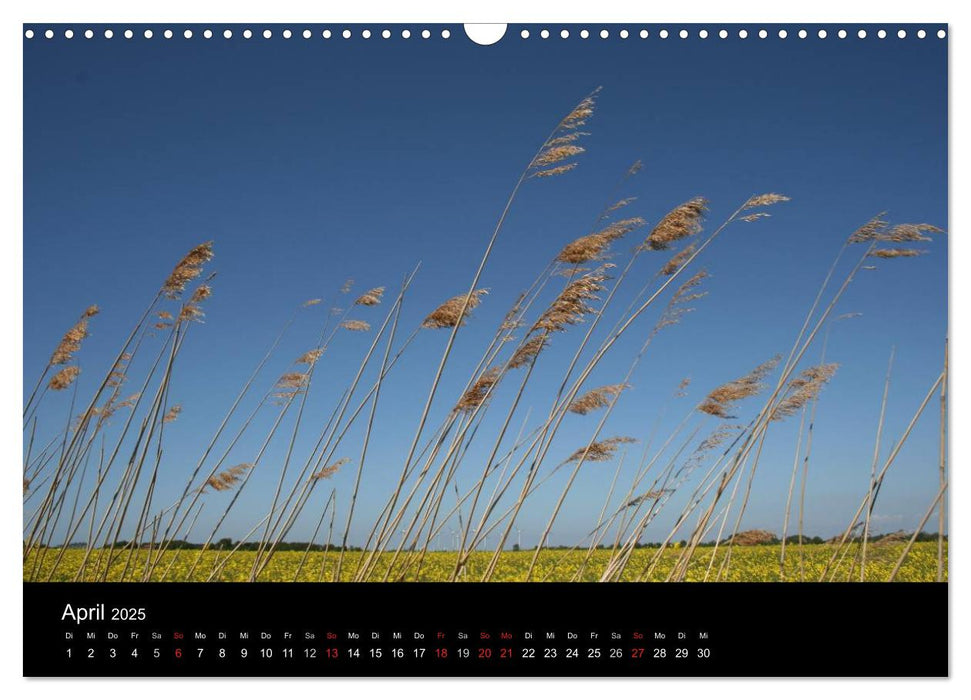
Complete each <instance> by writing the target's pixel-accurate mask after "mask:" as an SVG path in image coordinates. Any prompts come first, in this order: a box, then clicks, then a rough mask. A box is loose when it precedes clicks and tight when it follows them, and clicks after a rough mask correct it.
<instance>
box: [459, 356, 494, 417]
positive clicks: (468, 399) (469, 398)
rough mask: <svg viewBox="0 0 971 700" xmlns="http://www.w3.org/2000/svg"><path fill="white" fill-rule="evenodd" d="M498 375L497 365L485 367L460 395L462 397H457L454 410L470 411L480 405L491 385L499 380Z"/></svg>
mask: <svg viewBox="0 0 971 700" xmlns="http://www.w3.org/2000/svg"><path fill="white" fill-rule="evenodd" d="M499 377H500V374H499V368H498V367H490V368H489V369H487V370H486V371H485V372H483V373H482V374H481V375H480V376H479V378H478V379H476V380H475V383H474V384H473V385H472V386H471V387H469V390H468V391H466V392H465V394H463V395H462V398H461V399H459V402H458V404H457V405H456V406H455V410H456V411H461V412H463V413H471V412H472V411H474V410H475V409H476V408H478V407H479V406H481V405H482V402H483V401H485V399H486V396H488V394H489V392H490V391H491V390H492V387H494V386H495V385H496V383H497V382H498V381H499Z"/></svg>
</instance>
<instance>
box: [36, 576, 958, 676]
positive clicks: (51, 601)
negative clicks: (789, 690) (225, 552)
mask: <svg viewBox="0 0 971 700" xmlns="http://www.w3.org/2000/svg"><path fill="white" fill-rule="evenodd" d="M24 609H25V611H26V614H25V620H24V675H26V676H109V677H111V676H156V677H165V676H318V677H328V676H494V675H503V676H570V675H573V676H657V677H671V676H709V677H712V676H714V677H717V676H772V677H783V676H871V677H877V676H915V677H916V676H921V677H927V676H946V675H948V589H947V584H935V583H920V584H907V583H879V584H859V583H852V584H840V583H827V584H799V583H786V584H767V583H741V584H732V583H718V584H685V583H677V584H657V583H651V584H633V583H632V584H626V583H621V584H606V585H602V584H587V583H562V584H561V583H544V584H520V583H495V584H473V583H464V584H447V583H446V584H439V583H408V584H378V583H365V584H353V583H347V584H338V585H333V584H294V583H236V584H233V583H212V584H192V583H187V584H183V583H170V584H164V583H163V584H155V583H150V584H125V583H105V584H74V583H51V584H44V583H25V584H24Z"/></svg>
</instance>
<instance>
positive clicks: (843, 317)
mask: <svg viewBox="0 0 971 700" xmlns="http://www.w3.org/2000/svg"><path fill="white" fill-rule="evenodd" d="M862 315H863V314H862V313H861V312H859V311H850V312H849V313H845V314H840V315H839V316H837V317H836V318H835V319H833V320H834V321H845V320H846V319H848V318H859V317H860V316H862Z"/></svg>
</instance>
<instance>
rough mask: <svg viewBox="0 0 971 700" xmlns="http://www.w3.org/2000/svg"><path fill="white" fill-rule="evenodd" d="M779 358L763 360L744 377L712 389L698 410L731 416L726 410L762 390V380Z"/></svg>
mask: <svg viewBox="0 0 971 700" xmlns="http://www.w3.org/2000/svg"><path fill="white" fill-rule="evenodd" d="M779 359H780V358H779V356H778V355H776V356H775V357H773V358H772V359H771V360H769V361H768V362H763V363H762V364H761V365H759V366H758V367H756V368H755V369H753V370H752V371H751V372H749V373H748V374H746V375H745V376H744V377H740V378H738V379H736V380H734V381H731V382H728V383H727V384H722V385H721V386H720V387H718V388H716V389H714V390H713V391H712V392H711V393H710V394H708V396H706V397H705V400H704V401H703V402H702V403H701V405H700V406H699V407H698V410H699V411H701V412H702V413H707V414H709V415H712V416H718V417H720V418H731V417H732V416H730V415H729V413H728V411H729V409H731V407H732V405H733V404H735V403H737V402H738V401H741V400H742V399H747V398H749V397H750V396H754V395H755V394H758V393H759V392H760V391H762V388H763V385H762V380H763V379H765V377H766V376H768V374H769V373H770V372H771V371H772V370H773V369H775V367H776V365H777V364H779Z"/></svg>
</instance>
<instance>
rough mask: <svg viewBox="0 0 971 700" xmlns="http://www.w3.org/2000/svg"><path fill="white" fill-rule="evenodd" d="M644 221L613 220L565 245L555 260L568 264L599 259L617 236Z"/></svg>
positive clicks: (622, 234)
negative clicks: (603, 226)
mask: <svg viewBox="0 0 971 700" xmlns="http://www.w3.org/2000/svg"><path fill="white" fill-rule="evenodd" d="M645 223H646V222H645V221H644V219H642V218H640V217H635V218H632V219H623V220H622V221H615V222H614V223H612V224H609V225H608V226H606V227H605V228H603V229H601V230H600V231H597V232H595V233H591V234H588V235H586V236H582V237H580V238H578V239H576V240H575V241H573V242H572V243H569V244H567V245H566V247H565V248H563V250H561V251H560V253H559V254H558V255H557V256H556V261H557V262H561V263H568V264H570V265H580V264H582V263H587V262H591V261H593V260H600V259H602V258H603V256H604V255H605V254H606V252H607V249H608V248H609V247H610V244H611V243H613V242H614V241H615V240H617V239H618V238H622V237H624V236H626V235H627V234H628V233H630V232H631V231H634V230H636V229H638V228H640V227H641V226H644V224H645Z"/></svg>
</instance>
